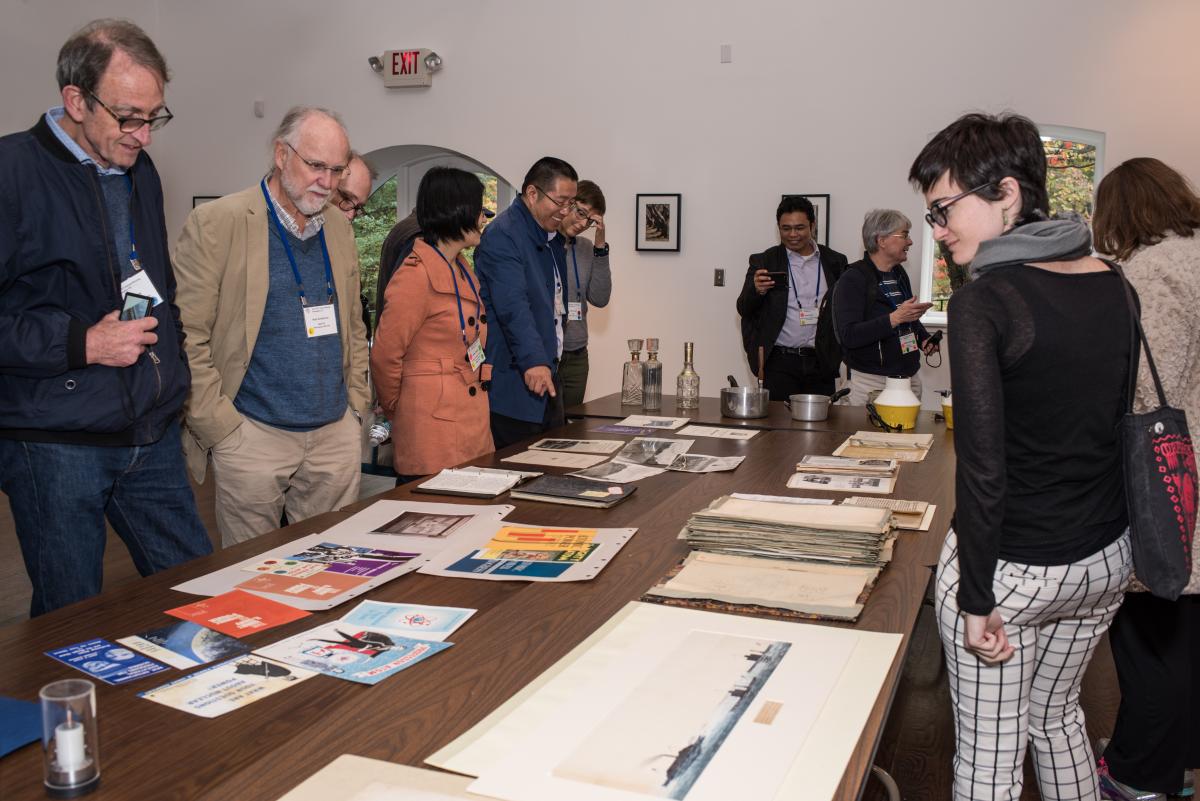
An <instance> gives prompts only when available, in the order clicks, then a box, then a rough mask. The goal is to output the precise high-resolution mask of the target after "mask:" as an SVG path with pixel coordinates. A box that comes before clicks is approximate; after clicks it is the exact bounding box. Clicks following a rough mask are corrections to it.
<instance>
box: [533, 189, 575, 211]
mask: <svg viewBox="0 0 1200 801" xmlns="http://www.w3.org/2000/svg"><path fill="white" fill-rule="evenodd" d="M533 188H534V189H536V190H537V191H538V192H539V193H540V194H541V196H542V197H544V198H546V200H549V201H550V202H551V203H553V204H554V205H555V206H558V207H559V208H560V209H561V208H565V209H566V210H567V211H574V210H575V209H576V207H577V204H576V203H575V198H573V197H564V198H561V199H559V198H556V197H554V195H551V194H550V193H549V192H547V191H546V190H545V189H542V188H541V187H540V186H538V185H537V184H534V185H533ZM568 204H569V205H568Z"/></svg>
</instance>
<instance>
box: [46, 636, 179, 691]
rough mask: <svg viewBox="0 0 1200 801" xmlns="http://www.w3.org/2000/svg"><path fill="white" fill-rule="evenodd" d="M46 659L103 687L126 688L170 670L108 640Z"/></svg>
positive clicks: (54, 653) (65, 649) (66, 649)
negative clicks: (111, 685) (128, 684)
mask: <svg viewBox="0 0 1200 801" xmlns="http://www.w3.org/2000/svg"><path fill="white" fill-rule="evenodd" d="M46 656H49V657H51V658H53V659H57V660H58V661H59V662H62V663H63V664H64V665H70V666H71V667H73V668H75V669H76V670H79V671H82V672H84V673H86V674H88V675H89V676H91V677H92V678H95V679H100V681H102V682H104V683H105V684H125V683H126V682H130V681H136V680H138V679H140V678H143V677H144V676H152V675H154V674H155V673H162V672H163V671H164V670H169V669H170V668H168V667H166V666H165V665H160V664H158V663H157V662H153V661H151V660H149V659H147V658H146V657H144V656H141V655H139V654H136V653H134V652H133V651H131V650H129V649H128V648H125V647H124V646H121V645H116V644H115V643H111V642H109V641H108V640H101V639H95V640H88V641H87V642H81V643H76V644H75V645H68V646H66V647H63V648H55V649H54V650H53V651H47V652H46Z"/></svg>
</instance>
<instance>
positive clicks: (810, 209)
mask: <svg viewBox="0 0 1200 801" xmlns="http://www.w3.org/2000/svg"><path fill="white" fill-rule="evenodd" d="M798 211H802V212H804V216H805V217H807V218H808V224H809V225H816V222H817V210H816V208H815V207H814V206H813V204H812V201H811V200H809V199H808V198H806V197H805V196H804V195H784V196H783V200H781V201H779V207H778V208H776V209H775V222H776V224H778V223H779V221H780V219H782V218H783V215H785V214H795V213H796V212H798Z"/></svg>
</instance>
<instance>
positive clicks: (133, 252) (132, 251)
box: [125, 172, 142, 273]
mask: <svg viewBox="0 0 1200 801" xmlns="http://www.w3.org/2000/svg"><path fill="white" fill-rule="evenodd" d="M125 180H126V181H128V182H129V197H130V198H131V200H132V198H133V178H131V177H130V176H129V173H128V172H126V173H125ZM132 206H133V203H132V202H130V209H129V263H130V264H131V265H132V266H133V271H134V272H135V273H136V272H137V271H138V270H140V269H142V262H141V259H139V258H138V254H137V238H136V237H135V236H134V235H133V208H132Z"/></svg>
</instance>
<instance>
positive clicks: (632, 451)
mask: <svg viewBox="0 0 1200 801" xmlns="http://www.w3.org/2000/svg"><path fill="white" fill-rule="evenodd" d="M693 442H694V440H690V439H660V438H657V437H634V438H633V439H632V440H630V441H629V442H627V443H626V444H625V447H624V448H622V449H621V452H620V453H618V454H617V455H616V456H615V457H614V458H615V459H616V461H618V462H625V463H627V464H644V465H650V466H655V467H666V466H667V465H669V464H670V463H671V462H673V461H675V457H676V456H678V455H679V454H681V453H687V451H688V449H689V448H691V447H692V443H693Z"/></svg>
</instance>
